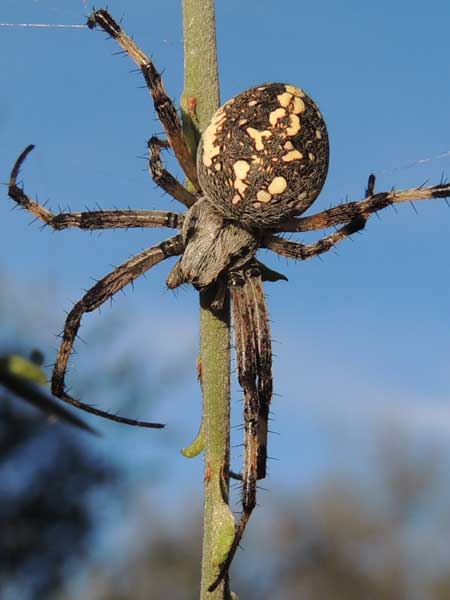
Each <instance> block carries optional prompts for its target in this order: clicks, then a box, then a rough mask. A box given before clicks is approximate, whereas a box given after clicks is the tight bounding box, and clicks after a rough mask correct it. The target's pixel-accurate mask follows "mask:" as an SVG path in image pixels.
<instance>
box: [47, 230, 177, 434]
mask: <svg viewBox="0 0 450 600" xmlns="http://www.w3.org/2000/svg"><path fill="white" fill-rule="evenodd" d="M182 251H183V242H182V240H181V236H175V237H172V238H170V239H168V240H166V241H164V242H161V243H160V244H157V245H155V246H152V247H151V248H148V249H147V250H144V252H141V253H140V254H137V255H136V256H134V257H133V258H130V259H129V260H127V261H126V262H124V263H122V264H121V265H120V266H119V267H117V268H116V269H115V270H114V271H112V272H111V273H109V274H108V275H106V276H105V277H103V278H102V279H100V281H98V282H97V283H96V284H95V285H94V286H93V287H92V288H91V289H90V290H89V291H88V292H87V293H86V294H85V295H84V296H83V298H82V299H81V300H80V301H79V302H77V303H76V304H75V306H74V307H73V308H72V310H71V311H70V313H69V314H68V316H67V319H66V323H65V325H64V331H63V335H62V342H61V346H60V348H59V352H58V356H57V358H56V363H55V366H54V368H53V375H52V394H53V395H54V396H56V397H57V398H60V399H61V400H63V401H64V402H67V403H69V404H72V405H74V406H76V407H77V408H80V409H81V410H84V411H86V412H89V413H92V414H94V415H98V416H100V417H104V418H105V419H110V420H111V421H117V422H118V423H126V424H128V425H137V426H139V427H163V425H161V424H159V423H147V422H145V421H136V420H133V419H126V418H123V417H119V416H116V415H113V414H110V413H108V412H105V411H102V410H98V409H96V408H94V407H93V406H90V405H89V404H85V403H83V402H80V401H79V400H76V399H75V398H72V396H70V395H69V394H68V393H67V392H66V389H65V375H66V371H67V364H68V361H69V358H70V355H71V352H72V348H73V344H74V342H75V338H76V336H77V332H78V329H79V327H80V323H81V318H82V316H83V315H84V313H87V312H91V311H93V310H95V309H96V308H98V307H99V306H101V305H102V304H103V303H104V302H106V301H107V300H108V299H109V298H111V297H112V296H113V295H114V294H116V293H117V292H118V291H120V290H121V289H123V288H124V287H125V286H126V285H128V284H129V283H131V282H132V281H134V280H135V279H136V278H137V277H139V276H140V275H142V274H143V273H145V272H146V271H148V270H149V269H150V268H151V267H153V266H154V265H156V264H157V263H159V262H161V261H162V260H164V259H165V258H168V257H169V256H176V255H178V254H181V252H182Z"/></svg>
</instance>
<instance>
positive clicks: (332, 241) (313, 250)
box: [262, 215, 367, 260]
mask: <svg viewBox="0 0 450 600" xmlns="http://www.w3.org/2000/svg"><path fill="white" fill-rule="evenodd" d="M366 221H367V217H364V216H363V215H360V216H358V217H357V218H356V219H355V220H354V221H351V222H350V223H349V224H348V225H345V226H344V227H341V228H340V229H338V230H337V231H336V232H335V233H332V234H330V235H327V236H326V237H324V238H322V239H321V240H318V241H317V242H315V243H313V244H299V243H298V242H290V241H289V240H285V239H283V238H280V237H278V236H276V235H271V234H267V235H266V236H264V238H263V243H262V246H263V247H264V248H269V249H270V250H273V251H274V252H276V253H277V254H281V255H282V256H287V257H288V258H297V259H299V260H306V259H307V258H311V257H312V256H317V255H318V254H323V253H324V252H328V250H331V248H333V246H335V245H336V244H337V243H338V242H341V241H342V240H344V239H345V238H346V237H348V236H350V235H352V234H353V233H356V232H357V231H361V229H364V226H365V224H366Z"/></svg>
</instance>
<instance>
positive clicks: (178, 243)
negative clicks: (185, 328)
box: [9, 10, 450, 590]
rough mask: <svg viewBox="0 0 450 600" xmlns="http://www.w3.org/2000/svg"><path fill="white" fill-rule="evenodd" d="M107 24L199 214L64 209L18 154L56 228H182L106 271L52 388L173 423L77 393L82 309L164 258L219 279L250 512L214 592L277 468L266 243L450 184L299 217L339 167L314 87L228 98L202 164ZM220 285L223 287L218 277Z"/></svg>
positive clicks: (153, 142) (325, 242)
mask: <svg viewBox="0 0 450 600" xmlns="http://www.w3.org/2000/svg"><path fill="white" fill-rule="evenodd" d="M97 25H98V26H100V27H101V28H102V29H103V30H104V31H106V32H107V33H108V34H109V35H110V36H111V37H112V38H113V39H115V40H116V41H117V43H118V44H119V45H120V46H121V47H122V48H123V50H124V51H125V52H126V53H128V54H129V56H130V57H131V58H132V59H133V60H134V61H135V62H136V64H137V65H138V67H139V68H140V70H141V71H142V74H143V76H144V78H145V81H146V83H147V86H148V88H149V91H150V93H151V95H152V98H153V102H154V107H155V110H156V113H157V115H158V117H159V119H160V121H161V123H162V125H163V127H164V129H165V132H166V135H167V141H166V140H160V139H158V138H156V137H152V138H151V139H150V141H149V144H148V147H149V151H150V160H149V167H150V172H151V175H152V177H153V179H154V180H155V182H156V183H157V184H158V185H159V186H160V187H161V188H162V189H163V190H165V191H166V192H167V193H169V194H170V195H171V196H173V198H175V199H176V200H178V201H179V202H181V203H182V204H183V205H184V206H185V207H187V208H188V211H187V212H186V214H185V215H182V214H180V213H175V212H168V211H148V210H109V211H92V212H82V213H79V212H77V213H60V214H53V213H52V212H51V211H50V210H49V209H47V208H46V207H44V206H42V205H41V204H39V203H38V202H37V201H36V200H33V199H32V198H30V197H29V196H28V195H27V194H26V193H25V192H24V190H23V188H22V187H21V186H19V185H18V184H17V177H18V174H19V170H20V167H21V166H22V163H23V162H24V160H25V158H26V157H27V155H28V154H29V153H30V151H31V150H32V149H33V146H28V147H27V148H26V149H25V150H24V151H23V152H22V153H21V154H20V156H19V157H18V159H17V160H16V163H15V165H14V167H13V169H12V172H11V177H10V182H9V196H10V197H11V198H12V199H13V200H14V201H15V202H17V203H18V204H19V205H20V206H21V207H22V208H24V209H26V210H28V211H30V212H31V213H32V214H33V215H35V217H37V218H39V219H41V220H42V221H43V222H44V223H45V224H47V225H49V226H51V227H53V228H54V229H57V230H60V229H65V228H68V227H79V228H81V229H91V230H92V229H106V228H123V227H125V228H129V227H168V228H172V229H178V230H181V231H180V234H178V235H176V236H173V237H171V238H169V239H168V240H166V241H164V242H162V243H159V244H156V245H155V246H152V247H151V248H148V249H147V250H144V251H143V252H141V253H140V254H137V255H136V256H133V257H132V258H130V259H129V260H127V261H125V262H124V263H122V264H121V265H120V266H119V267H117V268H116V269H115V270H113V271H112V272H111V273H109V274H108V275H106V276H105V277H103V278H102V279H100V280H99V281H98V282H97V283H96V284H95V285H94V286H93V287H92V288H91V289H90V290H88V291H87V293H86V294H85V295H84V296H83V298H81V300H79V301H78V302H77V303H76V304H75V306H74V307H73V308H72V310H71V311H70V312H69V314H68V316H67V319H66V322H65V325H64V331H63V335H62V342H61V346H60V349H59V352H58V356H57V358H56V362H55V366H54V369H53V375H52V393H53V394H54V395H55V396H56V397H58V398H60V399H62V400H64V401H65V402H68V403H70V404H73V405H75V406H77V407H78V408H81V409H82V410H85V411H87V412H90V413H93V414H96V415H99V416H102V417H105V418H108V419H111V420H113V421H118V422H121V423H128V424H131V425H140V426H143V427H162V425H161V424H158V423H148V422H144V421H136V420H133V419H126V418H124V417H120V416H117V415H114V414H110V413H107V412H104V411H102V410H99V409H97V408H94V407H93V406H91V405H88V404H84V403H83V402H80V401H79V400H77V399H75V398H73V397H72V396H71V395H70V394H69V393H68V392H67V390H66V387H65V375H66V371H67V365H68V361H69V358H70V355H71V352H72V348H73V344H74V341H75V339H76V336H77V333H78V329H79V327H80V324H81V319H82V316H83V315H84V314H85V313H86V312H90V311H93V310H95V309H96V308H98V307H100V306H101V305H102V304H103V303H104V302H106V301H107V300H108V299H109V298H111V297H112V296H113V295H114V294H116V293H117V292H118V291H120V290H122V289H123V288H124V287H125V286H126V285H128V284H129V283H132V282H133V281H134V280H135V279H136V278H137V277H139V276H140V275H142V274H143V273H145V272H146V271H148V270H149V269H150V268H151V267H153V266H154V265H155V264H157V263H159V262H161V261H163V260H165V259H166V258H169V257H171V256H181V258H180V259H179V261H178V262H177V264H176V265H175V267H174V268H173V269H172V271H171V273H170V275H169V278H168V280H167V284H168V286H169V287H172V288H173V287H177V286H178V285H180V284H182V283H191V284H193V285H194V286H195V287H196V288H198V289H202V288H206V287H208V286H215V288H213V289H215V290H216V292H217V293H216V295H215V296H214V295H213V296H212V297H213V299H214V300H213V303H212V305H211V306H212V308H214V306H216V307H218V306H220V305H221V303H223V298H224V294H225V293H226V292H227V290H228V291H229V293H230V296H231V300H232V309H233V321H234V337H235V346H236V356H237V370H238V379H239V383H240V385H241V387H242V390H243V393H244V461H243V468H242V473H240V474H236V473H232V472H230V476H233V477H235V478H238V479H240V480H242V486H243V493H242V516H241V519H240V521H239V523H238V524H237V526H236V533H235V536H234V540H233V543H232V545H231V548H230V550H229V552H228V555H227V557H226V559H225V561H224V562H223V563H222V565H221V567H220V571H219V573H218V575H217V578H216V580H215V581H214V582H213V583H212V584H211V586H210V588H209V589H210V590H213V589H215V588H216V587H217V586H218V584H219V583H220V581H221V580H222V579H223V577H224V576H225V575H226V573H227V570H228V567H229V566H230V563H231V561H232V559H233V556H234V553H235V552H236V549H237V547H238V544H239V541H240V539H241V537H242V534H243V532H244V529H245V526H246V524H247V522H248V519H249V517H250V514H251V512H252V510H253V508H254V507H255V504H256V482H257V480H258V479H262V478H264V477H265V476H266V459H267V422H268V417H269V406H270V401H271V398H272V351H271V340H270V329H269V320H268V315H267V308H266V303H265V298H264V290H263V281H265V280H270V281H275V280H277V279H280V278H283V276H282V275H280V274H279V273H276V272H274V271H271V270H270V269H268V268H267V267H265V266H264V265H263V264H261V263H260V262H259V261H258V260H257V259H256V253H257V251H258V249H259V248H260V247H262V248H268V249H270V250H273V251H274V252H276V253H277V254H280V255H282V256H286V257H288V258H295V259H301V260H304V259H307V258H310V257H312V256H317V255H319V254H322V253H323V252H327V251H328V250H330V249H331V248H333V247H334V246H335V245H336V244H337V243H338V242H340V241H342V240H343V239H345V238H346V237H348V236H349V235H351V234H352V233H354V232H356V231H359V230H361V229H362V228H363V227H364V226H365V224H366V221H367V219H368V218H369V216H370V215H371V214H372V213H374V212H377V211H379V210H381V209H383V208H385V207H387V206H389V205H392V204H394V203H396V202H405V201H411V200H418V199H424V198H445V197H447V196H448V195H449V194H450V185H448V184H444V183H441V184H440V185H436V186H433V187H428V188H425V187H421V188H418V189H412V190H403V191H396V192H393V191H391V192H382V193H378V194H375V193H374V178H373V176H371V178H369V185H368V188H367V191H366V198H365V199H364V200H362V201H359V202H347V203H346V204H341V205H340V206H336V207H334V208H330V209H328V210H325V211H323V212H320V213H317V214H314V215H311V216H306V217H304V216H303V217H298V216H296V215H300V214H302V213H303V212H304V211H305V210H306V209H307V208H308V207H309V206H310V205H311V204H312V202H314V200H315V198H316V197H317V195H318V194H319V192H320V190H321V188H322V185H323V183H324V180H325V177H326V174H327V167H328V136H327V131H326V127H325V123H324V120H323V118H322V115H321V114H320V112H319V110H318V108H317V106H316V104H315V103H314V102H313V100H311V98H310V97H309V96H308V95H307V94H305V92H303V91H302V90H300V89H298V88H296V87H294V86H292V85H290V84H285V83H266V84H263V85H260V86H257V87H253V88H251V89H249V90H247V91H245V92H243V93H242V94H239V95H238V96H236V97H235V98H233V99H231V100H229V101H228V102H226V103H225V104H224V105H223V106H222V107H221V108H219V109H218V110H217V112H216V113H215V114H214V116H213V117H212V120H211V123H210V125H209V126H208V127H207V128H206V130H205V131H204V133H203V136H202V138H201V142H200V145H199V149H198V154H197V163H196V162H195V160H193V158H192V156H191V153H190V151H189V149H188V146H187V143H186V141H185V138H184V134H183V128H182V125H181V120H180V118H179V116H178V113H177V110H176V108H175V106H174V104H173V102H172V101H171V99H170V98H169V97H168V95H167V93H166V91H165V89H164V86H163V84H162V80H161V75H160V74H159V73H158V71H157V70H156V68H155V66H154V64H153V63H152V61H151V60H150V58H148V57H147V56H146V55H145V54H144V53H143V52H142V51H141V50H140V49H139V48H138V47H137V46H136V44H135V43H134V42H133V40H132V39H131V38H129V37H128V36H127V35H126V33H125V32H124V31H123V30H122V29H121V28H120V26H119V25H118V24H117V23H116V22H115V21H114V19H112V17H111V16H110V15H109V14H108V13H107V12H106V11H105V10H97V11H94V12H93V13H92V15H91V16H90V17H89V20H88V26H89V27H90V28H94V27H96V26H97ZM164 148H171V149H172V151H173V152H174V154H175V157H176V158H177V160H178V162H179V164H180V166H181V167H182V169H183V171H184V173H185V175H186V177H187V178H188V179H189V180H190V182H191V184H192V187H193V189H194V192H191V191H189V190H188V189H187V188H186V187H184V186H183V185H182V184H181V183H179V182H178V181H177V180H176V179H175V178H174V177H173V176H172V175H171V174H170V173H169V172H168V171H167V170H166V169H165V168H164V167H163V165H162V162H161V156H160V154H161V150H162V149H164ZM337 225H341V227H340V229H337V230H336V231H334V232H333V233H330V234H329V235H326V236H325V237H324V238H322V239H320V240H318V241H317V242H314V243H312V244H308V245H304V244H300V243H297V242H293V241H287V240H284V239H283V238H281V237H279V236H278V235H276V234H277V233H280V232H284V231H286V232H301V231H311V230H318V229H324V228H329V227H335V226H337ZM216 284H217V285H216Z"/></svg>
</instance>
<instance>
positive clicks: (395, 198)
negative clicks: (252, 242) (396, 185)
mask: <svg viewBox="0 0 450 600" xmlns="http://www.w3.org/2000/svg"><path fill="white" fill-rule="evenodd" d="M449 196H450V183H446V184H439V185H434V186H432V187H427V188H411V189H407V190H396V191H391V192H380V193H378V194H374V195H371V196H368V197H367V198H365V199H364V200H359V201H354V202H346V203H345V204H341V205H340V206H334V207H333V208H329V209H328V210H324V211H322V212H320V213H317V214H315V215H311V216H309V217H296V218H292V219H289V220H288V221H286V222H284V223H281V224H280V225H277V226H276V227H274V231H280V232H282V231H313V230H316V229H325V228H326V227H334V226H335V225H342V224H343V223H349V222H351V221H355V220H358V219H361V218H362V219H365V220H367V219H368V218H369V217H370V216H371V215H372V214H373V213H376V212H378V211H379V210H382V209H383V208H386V207H388V206H391V205H393V204H397V203H400V202H414V201H416V200H429V199H432V198H448V197H449Z"/></svg>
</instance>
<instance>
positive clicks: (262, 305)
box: [208, 261, 272, 591]
mask: <svg viewBox="0 0 450 600" xmlns="http://www.w3.org/2000/svg"><path fill="white" fill-rule="evenodd" d="M230 290H231V298H232V303H233V322H234V332H235V333H234V335H235V342H236V353H237V364H238V379H239V384H240V386H241V387H242V389H243V391H244V438H245V442H244V448H245V454H244V468H243V472H242V475H241V474H238V473H233V472H231V473H230V476H231V477H233V478H235V479H239V480H241V481H242V485H243V490H242V515H241V518H240V520H239V523H238V524H237V527H236V531H235V534H234V539H233V542H232V544H231V547H230V550H229V552H228V555H227V557H226V559H225V561H224V562H223V564H222V565H221V568H220V572H219V575H218V576H217V578H216V579H215V580H214V582H213V583H212V584H211V586H210V587H209V588H208V589H209V591H214V589H216V587H217V586H218V585H219V583H220V582H221V581H222V579H223V578H224V577H225V575H226V574H227V572H228V569H229V567H230V565H231V562H232V561H233V558H234V555H235V553H236V550H237V548H238V546H239V543H240V541H241V539H242V536H243V534H244V531H245V528H246V526H247V523H248V521H249V519H250V516H251V513H252V511H253V509H254V508H255V506H256V482H257V480H258V479H263V478H264V477H265V476H266V462H267V431H268V419H269V407H270V401H271V399H272V348H271V341H270V329H269V320H268V315H267V308H266V302H265V298H264V291H263V284H262V277H261V270H260V269H259V267H258V265H257V263H256V261H255V262H254V263H253V264H251V265H250V266H249V267H247V268H246V269H245V270H240V271H236V272H233V273H232V274H231V276H230Z"/></svg>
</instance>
